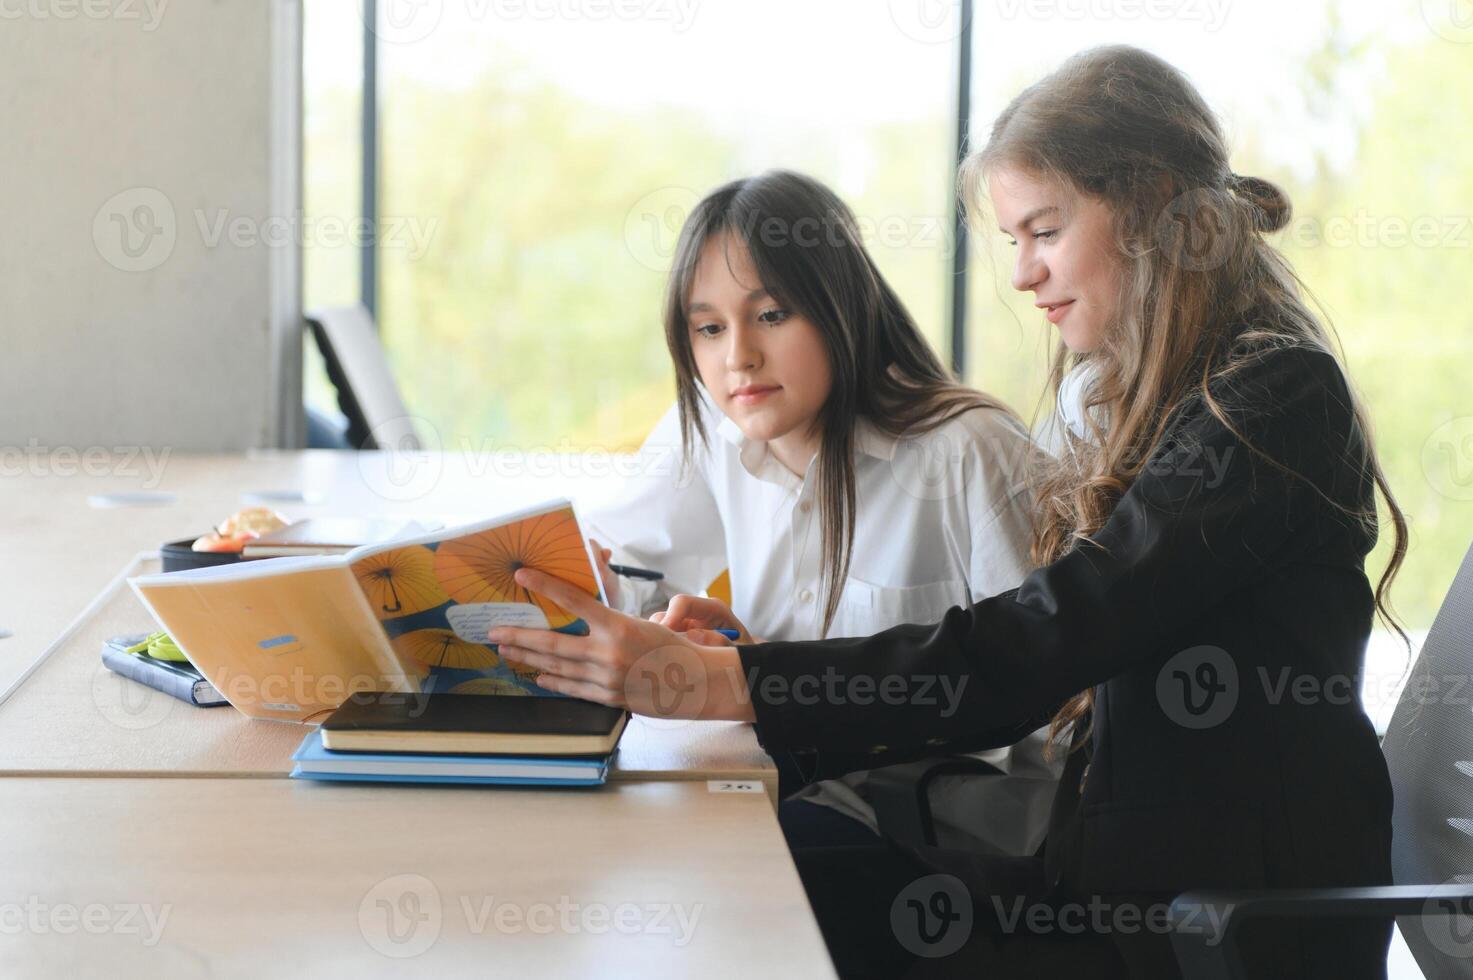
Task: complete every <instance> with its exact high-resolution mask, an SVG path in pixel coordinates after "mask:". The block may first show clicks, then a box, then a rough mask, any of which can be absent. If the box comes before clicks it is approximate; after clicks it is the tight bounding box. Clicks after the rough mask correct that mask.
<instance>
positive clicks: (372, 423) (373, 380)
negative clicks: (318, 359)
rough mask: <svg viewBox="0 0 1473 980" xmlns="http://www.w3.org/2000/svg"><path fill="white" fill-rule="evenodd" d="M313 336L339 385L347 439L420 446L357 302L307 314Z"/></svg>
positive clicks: (369, 320) (408, 448) (364, 444)
mask: <svg viewBox="0 0 1473 980" xmlns="http://www.w3.org/2000/svg"><path fill="white" fill-rule="evenodd" d="M307 323H308V324H309V325H310V326H311V329H312V337H313V339H314V340H316V342H317V348H318V350H320V351H321V352H322V359H323V361H324V362H326V365H327V376H328V378H329V379H330V380H331V381H332V383H333V386H334V387H336V388H337V390H338V407H339V408H341V409H342V411H343V414H344V415H345V416H347V419H348V442H349V444H350V445H351V446H352V447H353V448H354V449H394V450H402V451H405V452H413V451H416V450H419V449H420V448H422V445H421V442H420V438H419V433H418V432H417V431H416V430H415V427H414V420H413V418H411V417H410V415H409V410H408V409H407V408H405V407H404V400H403V399H402V398H401V397H400V396H399V386H398V385H397V384H395V383H394V375H393V373H392V372H391V371H390V370H389V362H388V360H387V359H386V358H385V357H384V349H383V345H381V344H380V343H379V339H378V331H377V330H375V329H374V325H373V317H372V316H371V315H370V314H369V312H368V310H367V309H365V308H364V307H362V306H338V307H331V308H327V309H320V310H312V311H310V312H308V314H307Z"/></svg>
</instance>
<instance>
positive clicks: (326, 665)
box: [130, 501, 601, 721]
mask: <svg viewBox="0 0 1473 980" xmlns="http://www.w3.org/2000/svg"><path fill="white" fill-rule="evenodd" d="M521 568H536V569H540V570H542V571H544V572H546V573H547V574H549V575H552V576H556V577H557V578H559V579H560V580H562V581H563V582H564V583H566V584H567V585H568V587H569V588H571V589H574V590H575V591H576V592H577V593H579V594H580V595H582V596H584V597H586V598H587V599H588V600H589V601H591V602H595V603H597V602H598V601H599V599H600V595H601V593H600V590H599V586H598V579H597V577H596V573H595V571H594V564H593V560H592V557H591V555H590V553H589V550H588V545H587V543H586V541H585V539H584V537H583V533H582V531H581V529H580V525H579V523H578V519H577V516H576V514H575V513H574V511H573V506H572V504H570V503H568V502H567V501H555V502H553V503H550V504H545V505H542V506H540V507H537V508H533V509H531V510H527V511H522V512H519V513H516V514H512V515H508V516H506V517H502V518H497V519H494V520H490V521H485V522H481V523H478V524H472V525H467V526H464V527H458V528H448V529H444V530H440V531H436V532H434V533H432V534H426V535H421V536H418V537H414V538H407V539H401V540H398V541H392V542H386V543H384V544H380V545H373V546H367V547H363V548H358V549H355V550H354V551H351V552H348V553H347V554H345V555H326V556H319V557H305V558H265V559H259V560H254V561H249V562H242V563H240V564H234V565H224V566H218V567H214V568H204V569H197V570H191V571H187V572H170V573H168V574H164V575H149V576H143V577H140V578H135V579H131V580H130V584H131V585H132V586H133V589H134V591H135V592H136V593H137V594H138V596H139V597H140V598H141V599H142V600H143V602H144V604H145V605H147V606H148V607H149V609H150V611H151V612H152V613H153V614H154V616H155V618H156V619H158V621H159V622H160V624H161V625H162V626H163V627H164V628H165V629H167V630H168V631H169V632H170V634H171V635H172V636H173V637H174V638H175V640H176V641H178V643H179V645H180V647H181V648H182V649H183V650H184V652H185V653H186V654H187V655H188V657H189V659H190V661H191V662H192V663H194V664H195V666H197V667H198V668H199V669H200V672H201V673H203V674H204V675H205V677H207V678H208V679H209V680H210V682H211V683H213V684H214V685H215V686H216V687H217V688H218V689H219V690H220V692H221V693H222V694H224V695H225V697H226V698H228V699H229V700H230V703H231V704H233V705H234V706H235V707H237V708H239V709H240V710H241V711H243V712H245V713H246V714H248V715H251V716H252V717H258V718H275V719H282V720H290V721H306V720H309V719H312V718H313V717H314V716H317V715H320V714H322V713H324V712H328V711H331V710H333V709H334V708H336V707H337V706H338V705H339V704H341V703H342V702H343V701H344V700H346V699H347V698H348V696H349V695H351V694H353V693H355V692H358V691H398V692H414V691H453V692H455V693H459V694H499V695H514V696H520V695H536V694H550V693H551V692H549V691H547V690H546V689H544V688H540V687H538V686H537V684H536V682H535V679H536V676H537V671H536V670H534V669H531V668H528V667H526V666H525V665H523V664H520V663H512V662H510V661H503V660H502V659H501V657H500V656H499V655H498V652H497V649H496V647H495V645H493V644H491V643H490V642H489V641H488V640H487V631H488V630H490V629H492V628H495V627H497V626H503V625H506V626H516V627H533V628H537V629H542V630H554V631H556V632H559V633H564V634H574V635H581V634H585V633H587V631H588V628H587V624H586V623H584V621H583V620H581V619H580V618H578V617H577V616H575V615H574V614H572V613H570V612H568V611H567V610H566V609H564V608H563V607H562V606H561V605H559V604H558V603H556V602H554V601H553V600H551V599H549V598H547V597H546V596H544V595H540V594H535V593H532V592H530V591H528V590H527V589H525V588H523V587H522V586H520V585H518V584H517V582H516V580H515V578H514V576H515V574H516V572H517V570H518V569H521Z"/></svg>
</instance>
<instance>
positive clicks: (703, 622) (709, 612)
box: [650, 594, 762, 645]
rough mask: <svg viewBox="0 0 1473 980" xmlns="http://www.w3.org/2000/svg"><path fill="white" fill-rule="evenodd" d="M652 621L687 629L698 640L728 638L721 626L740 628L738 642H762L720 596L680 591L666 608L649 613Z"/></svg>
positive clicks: (718, 641) (682, 630) (713, 641)
mask: <svg viewBox="0 0 1473 980" xmlns="http://www.w3.org/2000/svg"><path fill="white" fill-rule="evenodd" d="M650 621H651V622H655V623H659V624H660V625H661V626H664V627H665V628H666V629H671V630H674V631H676V632H677V633H686V634H688V635H689V636H690V638H691V639H693V640H695V641H696V642H697V643H703V644H707V645H720V644H722V643H725V642H728V641H727V639H726V637H724V636H722V635H721V634H720V633H717V632H715V631H716V630H718V629H728V630H736V631H737V634H738V635H737V642H738V643H761V642H762V641H761V640H759V639H757V638H756V637H754V636H753V635H752V634H751V633H750V632H749V631H748V630H747V628H746V627H745V626H743V625H742V621H741V620H739V619H737V617H736V613H734V612H732V611H731V607H730V606H728V605H727V604H726V603H724V602H722V601H721V600H720V599H708V598H706V597H704V596H698V595H684V594H682V595H678V596H676V597H675V598H673V599H671V600H670V605H669V606H667V607H666V608H665V611H664V612H657V613H655V614H653V615H652V616H650Z"/></svg>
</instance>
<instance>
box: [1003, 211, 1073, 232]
mask: <svg viewBox="0 0 1473 980" xmlns="http://www.w3.org/2000/svg"><path fill="white" fill-rule="evenodd" d="M1060 213H1061V212H1060V210H1059V207H1058V206H1057V205H1054V204H1049V205H1046V206H1045V207H1041V208H1034V209H1033V210H1032V211H1029V212H1028V213H1027V214H1025V215H1023V220H1022V221H1020V222H1018V227H1019V228H1027V227H1028V226H1029V225H1031V224H1033V222H1035V221H1037V220H1038V219H1039V218H1042V217H1043V216H1044V215H1046V214H1060ZM997 230H998V231H1000V232H1002V233H1003V234H1004V235H1011V234H1012V232H1010V231H1008V230H1007V229H1006V228H1004V227H1003V226H1002V225H998V226H997Z"/></svg>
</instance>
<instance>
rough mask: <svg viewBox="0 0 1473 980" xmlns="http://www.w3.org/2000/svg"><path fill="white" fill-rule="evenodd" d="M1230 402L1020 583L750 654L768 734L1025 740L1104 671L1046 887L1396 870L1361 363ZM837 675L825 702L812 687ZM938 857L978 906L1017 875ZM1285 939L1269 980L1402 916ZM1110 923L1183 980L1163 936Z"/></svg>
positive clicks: (850, 749) (1229, 391) (1190, 883)
mask: <svg viewBox="0 0 1473 980" xmlns="http://www.w3.org/2000/svg"><path fill="white" fill-rule="evenodd" d="M1213 394H1214V397H1215V399H1216V400H1217V401H1218V402H1219V404H1220V406H1221V408H1222V409H1223V410H1224V411H1226V412H1227V413H1228V414H1229V417H1230V418H1231V419H1232V420H1233V423H1234V428H1236V429H1237V430H1238V431H1239V432H1240V433H1241V434H1242V435H1243V436H1244V437H1246V443H1247V444H1245V441H1244V439H1240V438H1239V436H1238V435H1236V434H1234V432H1233V431H1232V430H1231V429H1230V428H1229V427H1227V426H1225V425H1224V424H1223V423H1222V422H1221V421H1219V419H1218V418H1216V417H1215V416H1214V415H1213V413H1212V412H1211V411H1210V410H1209V407H1208V406H1207V405H1206V404H1205V403H1204V402H1202V401H1196V402H1193V403H1189V404H1188V405H1186V406H1185V407H1184V408H1183V409H1182V410H1181V411H1180V412H1179V413H1178V415H1177V417H1176V418H1175V419H1174V420H1172V422H1171V424H1170V425H1169V427H1168V429H1167V431H1166V434H1165V435H1164V437H1163V439H1162V442H1161V443H1160V445H1158V446H1157V447H1156V450H1155V451H1154V453H1153V455H1152V458H1151V460H1150V462H1149V463H1148V465H1147V466H1146V468H1145V470H1144V472H1143V473H1142V474H1141V475H1140V476H1139V477H1138V478H1137V479H1136V481H1135V482H1134V483H1133V484H1132V485H1131V486H1130V487H1129V489H1128V490H1127V491H1126V492H1125V493H1124V494H1123V496H1122V498H1121V499H1120V501H1119V503H1118V505H1117V506H1116V508H1115V510H1114V512H1113V513H1112V515H1111V517H1110V519H1109V520H1108V522H1107V523H1106V524H1105V526H1104V527H1103V528H1101V529H1100V531H1099V532H1098V533H1096V534H1094V535H1093V536H1092V538H1091V539H1090V540H1089V541H1087V542H1084V543H1082V544H1081V545H1080V546H1078V547H1076V548H1074V549H1073V550H1072V551H1070V552H1069V553H1068V554H1066V555H1064V556H1063V557H1062V558H1060V559H1059V560H1058V561H1056V562H1054V563H1053V564H1051V565H1048V566H1046V567H1044V568H1041V569H1039V570H1037V571H1035V572H1034V573H1033V574H1031V575H1030V576H1029V577H1028V578H1027V579H1026V580H1025V581H1024V582H1023V584H1022V586H1021V587H1020V588H1019V589H1017V590H1016V591H1015V592H1012V593H1007V594H1004V595H1000V596H995V597H993V598H990V599H987V600H984V601H982V602H980V603H978V604H976V605H974V606H972V607H971V608H969V609H964V608H955V609H952V610H950V611H949V612H948V613H947V614H946V617H945V618H944V619H943V620H942V621H941V623H939V624H937V625H932V626H900V627H896V628H894V629H891V630H887V631H886V632H884V633H881V634H879V635H877V636H873V637H868V638H864V639H838V640H827V641H821V642H812V643H768V644H760V645H755V646H749V647H743V648H742V651H741V654H742V662H743V667H744V668H745V671H746V675H747V677H748V681H749V686H750V688H751V692H752V696H753V701H754V706H755V712H756V718H757V733H758V737H759V739H760V740H761V742H762V744H763V746H764V747H765V748H766V749H767V751H768V752H769V753H772V754H773V755H775V756H777V755H787V756H789V758H788V759H787V760H786V761H788V762H790V763H791V764H792V765H793V767H794V768H796V769H798V770H799V771H801V772H803V774H804V775H805V777H808V778H813V779H819V778H825V777H829V776H834V775H837V774H839V773H842V772H846V771H850V770H853V769H857V768H874V767H875V766H880V765H887V764H890V763H896V762H902V761H906V760H910V759H915V758H921V757H924V756H933V755H935V754H937V753H938V751H943V752H944V751H947V750H955V751H958V752H960V751H971V750H975V749H979V748H983V747H989V746H995V745H1002V744H1007V743H1009V742H1011V741H1014V740H1016V739H1017V738H1018V737H1021V736H1022V735H1023V734H1024V733H1026V732H1028V731H1031V730H1032V729H1033V728H1035V727H1036V726H1037V725H1039V724H1041V723H1042V722H1044V721H1045V720H1047V719H1048V718H1049V717H1051V716H1052V714H1053V712H1054V711H1055V710H1056V709H1057V708H1058V707H1059V706H1060V705H1061V704H1062V703H1063V702H1064V701H1066V700H1067V699H1068V698H1069V697H1070V696H1072V695H1074V694H1075V693H1077V692H1079V691H1083V690H1086V689H1088V688H1091V687H1093V688H1094V691H1095V698H1096V700H1095V707H1094V712H1093V724H1092V727H1091V729H1090V731H1089V734H1088V739H1087V745H1081V746H1080V751H1076V752H1074V753H1073V754H1071V756H1070V758H1069V762H1068V766H1067V768H1066V774H1065V779H1064V782H1063V784H1062V786H1061V789H1060V792H1059V794H1058V797H1057V799H1056V801H1055V806H1054V812H1053V820H1052V825H1051V830H1050V834H1049V839H1048V841H1047V843H1046V845H1045V854H1044V864H1043V866H1042V867H1040V868H1039V871H1040V872H1041V875H1040V879H1039V880H1040V881H1041V882H1042V883H1043V885H1044V887H1045V888H1047V889H1049V890H1050V891H1051V893H1052V894H1054V895H1074V896H1095V895H1101V896H1110V895H1115V896H1122V895H1134V896H1151V897H1153V898H1152V900H1153V901H1154V900H1155V899H1156V898H1159V899H1160V900H1163V901H1164V900H1167V899H1169V897H1170V896H1171V895H1174V894H1176V893H1179V892H1182V891H1185V890H1187V889H1191V888H1207V887H1263V886H1269V887H1294V886H1316V885H1318V886H1330V885H1372V884H1387V883H1390V880H1391V872H1390V845H1391V809H1392V806H1391V786H1390V781H1389V779H1388V777H1387V772H1386V766H1385V762H1384V760H1383V758H1382V755H1381V752H1380V748H1379V746H1378V744H1377V739H1376V735H1375V731H1374V729H1373V728H1372V726H1371V723H1370V721H1369V720H1368V719H1367V717H1366V715H1365V713H1364V712H1363V710H1362V708H1361V705H1360V698H1359V692H1360V682H1361V674H1362V669H1363V664H1364V650H1365V644H1366V640H1367V637H1368V636H1369V633H1370V628H1371V620H1372V614H1373V594H1372V591H1371V588H1370V585H1369V583H1368V581H1367V579H1366V575H1365V570H1364V559H1365V556H1366V554H1367V552H1369V551H1370V549H1371V546H1372V545H1373V544H1374V542H1375V537H1376V530H1375V518H1374V507H1373V504H1374V498H1373V493H1374V487H1373V483H1372V479H1371V476H1370V474H1369V472H1368V468H1367V454H1366V443H1365V435H1364V433H1362V432H1361V431H1360V430H1359V428H1358V426H1357V425H1356V423H1355V418H1354V415H1353V413H1352V410H1351V402H1350V398H1349V395H1348V392H1347V388H1346V382H1345V378H1344V376H1343V374H1342V372H1341V370H1340V368H1339V366H1338V364H1337V363H1336V362H1335V360H1334V359H1333V358H1332V357H1331V356H1330V355H1328V354H1326V353H1324V352H1322V351H1319V350H1316V349H1311V348H1306V347H1298V348H1277V349H1273V350H1269V351H1265V352H1263V353H1261V354H1259V355H1256V356H1254V357H1252V358H1251V359H1249V360H1248V361H1247V362H1245V364H1244V366H1243V367H1242V368H1240V369H1239V370H1238V371H1237V372H1235V373H1234V374H1233V375H1231V376H1230V377H1229V378H1227V379H1224V381H1223V382H1221V383H1219V384H1216V385H1215V386H1214V388H1213ZM1250 446H1251V447H1252V448H1250ZM1254 450H1257V451H1258V452H1255V451H1254ZM1260 453H1261V454H1262V455H1260ZM1264 456H1267V457H1268V458H1267V459H1265V458H1264ZM1270 460H1271V461H1270ZM835 672H837V675H838V676H837V679H834V678H833V675H834V673H835ZM826 674H827V675H829V676H830V678H831V679H830V680H828V681H826V682H824V683H823V684H820V685H818V686H817V688H816V690H818V691H819V692H822V693H821V696H820V697H819V698H818V700H817V702H816V703H814V701H813V699H812V698H811V697H802V698H798V697H794V696H792V694H793V692H811V691H813V690H815V687H814V684H813V682H812V681H805V680H804V678H807V677H819V678H823V677H824V676H825V675H826ZM854 678H865V680H861V681H858V682H857V683H856V682H855V681H854ZM943 682H944V683H943ZM886 683H888V684H889V685H890V686H889V689H888V690H889V692H890V696H889V697H880V696H879V694H878V692H883V691H885V690H886V688H885V686H884V685H885V684H886ZM945 684H949V685H950V688H949V689H950V690H951V691H952V692H957V691H958V690H959V691H960V693H959V694H955V693H954V696H953V698H952V699H951V700H950V701H948V699H947V698H946V697H944V696H942V693H943V692H944V691H945V690H946V689H947V688H946V687H945V686H944V685H945ZM963 685H964V686H963ZM902 689H903V691H904V693H903V694H900V695H898V696H897V692H900V691H901V690H902ZM948 708H950V709H951V710H948ZM1079 741H1081V742H1084V741H1086V739H1084V738H1083V737H1081V738H1080V739H1079ZM1081 790H1082V792H1081ZM920 856H921V857H922V859H923V860H925V861H926V862H927V863H928V864H930V865H932V866H935V867H939V868H946V869H949V870H951V871H952V872H953V873H956V874H958V875H959V876H961V877H963V878H964V879H965V880H967V881H968V882H969V883H970V884H971V886H972V888H973V891H974V902H975V903H976V904H977V905H981V906H984V907H985V906H986V905H987V900H986V899H985V898H984V897H983V895H977V894H976V892H977V891H978V890H979V889H980V890H982V891H983V892H984V893H985V892H986V891H988V890H991V889H996V888H997V884H996V882H997V881H998V880H1000V877H998V878H993V879H991V880H989V876H988V873H987V868H986V862H985V861H979V860H977V859H975V858H972V857H967V856H961V855H954V854H953V855H948V854H945V853H942V852H937V851H927V852H922V853H921V854H920ZM1388 929H1389V927H1388ZM1272 935H1273V936H1274V937H1275V938H1273V940H1272V942H1271V943H1269V945H1267V946H1261V947H1260V948H1259V954H1260V955H1259V960H1258V963H1257V964H1256V965H1255V967H1254V970H1253V975H1254V976H1255V977H1259V976H1262V977H1267V976H1276V975H1285V976H1300V975H1315V976H1318V975H1325V976H1336V977H1344V976H1352V975H1365V974H1366V971H1367V970H1370V971H1371V972H1370V974H1369V975H1378V972H1377V971H1379V969H1380V968H1381V966H1382V964H1379V963H1375V962H1374V959H1375V948H1376V947H1377V946H1379V947H1380V948H1382V949H1384V941H1385V939H1386V937H1387V936H1389V931H1388V930H1380V929H1377V928H1374V927H1373V928H1370V929H1368V928H1367V927H1366V925H1362V926H1360V927H1359V928H1358V929H1354V930H1351V929H1343V930H1339V931H1337V930H1335V929H1333V928H1330V929H1328V930H1327V929H1322V928H1316V930H1315V931H1313V932H1311V931H1309V930H1304V931H1294V930H1285V931H1282V932H1279V933H1275V934H1272ZM1115 939H1116V943H1117V946H1119V947H1120V948H1122V949H1123V950H1124V951H1125V952H1126V954H1127V957H1128V958H1130V959H1131V960H1133V961H1134V962H1135V963H1137V964H1145V963H1147V962H1148V961H1149V962H1153V963H1154V965H1152V966H1144V965H1142V966H1139V967H1138V971H1137V972H1140V973H1141V974H1142V975H1145V974H1147V973H1148V972H1149V973H1150V975H1167V974H1165V973H1162V972H1160V971H1162V970H1167V969H1169V968H1168V967H1167V966H1165V965H1164V964H1165V963H1166V962H1167V961H1168V960H1169V953H1167V952H1166V946H1165V942H1166V941H1165V939H1164V937H1162V936H1160V935H1156V936H1154V938H1153V937H1150V936H1146V935H1144V934H1142V933H1136V934H1135V935H1133V936H1131V937H1121V936H1118V935H1117V936H1116V937H1115ZM1265 942H1268V941H1267V940H1265ZM1281 971H1282V972H1281Z"/></svg>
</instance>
